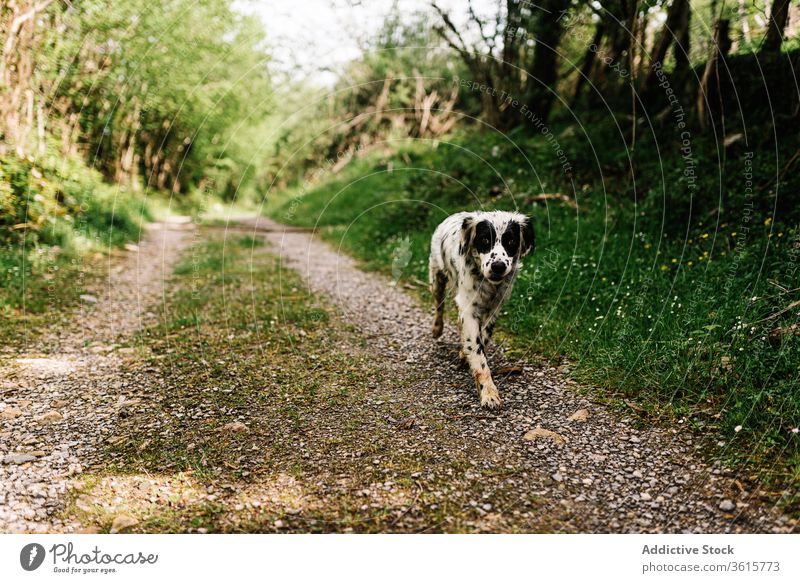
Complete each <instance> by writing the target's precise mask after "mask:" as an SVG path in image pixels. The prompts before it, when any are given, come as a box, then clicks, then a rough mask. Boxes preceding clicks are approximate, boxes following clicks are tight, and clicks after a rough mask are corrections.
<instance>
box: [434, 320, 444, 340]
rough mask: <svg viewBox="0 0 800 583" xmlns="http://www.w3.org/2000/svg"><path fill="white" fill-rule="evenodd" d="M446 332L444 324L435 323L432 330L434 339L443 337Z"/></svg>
mask: <svg viewBox="0 0 800 583" xmlns="http://www.w3.org/2000/svg"><path fill="white" fill-rule="evenodd" d="M443 330H444V322H438V321H437V322H434V323H433V328H431V333H432V334H433V337H434V338H438V337H439V336H441V335H442V331H443Z"/></svg>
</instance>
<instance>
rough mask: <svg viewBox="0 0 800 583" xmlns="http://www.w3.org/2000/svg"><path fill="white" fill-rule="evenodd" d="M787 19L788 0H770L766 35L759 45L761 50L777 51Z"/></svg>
mask: <svg viewBox="0 0 800 583" xmlns="http://www.w3.org/2000/svg"><path fill="white" fill-rule="evenodd" d="M788 20H789V0H772V10H770V16H769V22H768V23H767V35H766V36H765V37H764V42H763V44H762V45H761V50H762V51H779V50H780V48H781V44H782V43H783V31H784V30H785V29H786V23H787V22H788Z"/></svg>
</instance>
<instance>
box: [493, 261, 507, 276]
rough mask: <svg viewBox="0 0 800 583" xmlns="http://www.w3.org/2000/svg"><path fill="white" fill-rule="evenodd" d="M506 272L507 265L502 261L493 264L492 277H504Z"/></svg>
mask: <svg viewBox="0 0 800 583" xmlns="http://www.w3.org/2000/svg"><path fill="white" fill-rule="evenodd" d="M505 272H506V264H505V263H503V262H502V261H495V262H494V263H492V275H503V274H504V273H505Z"/></svg>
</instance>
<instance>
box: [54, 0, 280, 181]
mask: <svg viewBox="0 0 800 583" xmlns="http://www.w3.org/2000/svg"><path fill="white" fill-rule="evenodd" d="M51 34H52V48H51V50H52V51H53V52H55V58H54V59H53V60H52V63H53V64H54V66H52V67H51V68H50V69H49V70H48V69H47V68H46V67H45V69H44V70H45V71H46V73H45V74H49V75H52V76H54V77H55V78H57V79H58V85H57V92H56V96H55V100H56V101H61V102H63V103H65V104H67V105H66V107H67V110H68V111H69V112H70V113H74V114H77V115H79V117H80V126H81V128H82V130H83V134H84V136H85V137H86V138H87V139H88V142H89V143H88V146H89V149H88V151H89V152H92V155H93V164H95V165H96V166H97V167H98V168H99V169H100V170H102V171H103V173H104V174H105V175H106V176H107V177H109V178H115V179H117V180H119V179H121V178H122V177H123V176H125V175H132V176H134V178H133V180H139V177H140V176H141V177H143V178H144V179H145V181H146V182H147V184H148V186H152V187H156V188H169V189H171V190H173V191H175V192H178V191H185V190H187V189H190V188H192V187H193V186H196V185H198V184H200V183H201V182H202V181H203V180H204V179H205V180H206V181H213V183H214V188H215V190H217V191H218V192H219V193H221V194H222V195H225V196H228V197H232V195H233V193H234V192H235V191H236V190H237V188H239V187H240V185H241V184H242V183H246V182H247V181H249V180H250V178H251V174H252V173H251V172H250V171H249V170H248V168H249V166H250V164H251V163H252V160H251V158H250V156H251V155H252V148H253V146H254V145H255V144H256V143H257V140H258V137H257V135H256V134H255V133H254V132H253V131H248V129H247V128H252V127H254V126H258V124H260V123H262V122H263V121H264V119H265V118H266V116H267V114H268V113H269V112H270V106H271V95H272V94H271V85H270V81H269V76H268V71H267V61H268V58H267V54H266V48H265V38H264V33H263V30H262V27H261V25H260V23H258V22H257V21H256V20H254V19H252V18H248V17H243V16H241V15H239V14H237V13H236V12H234V11H233V10H232V9H231V7H230V5H229V3H228V2H216V1H211V0H201V1H199V2H197V1H191V2H190V1H188V0H174V1H171V2H166V3H160V4H158V5H157V6H154V5H152V3H150V2H147V1H145V0H134V1H132V2H125V3H119V4H114V5H108V4H107V3H105V2H97V1H91V2H81V3H80V4H76V5H74V7H73V8H72V9H70V10H68V11H66V12H65V13H64V16H63V30H59V31H53V32H52V33H51ZM47 62H50V61H49V60H48V61H47ZM132 160H133V161H132ZM127 166H132V167H131V168H127ZM120 167H122V168H120Z"/></svg>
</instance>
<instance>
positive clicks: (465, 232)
mask: <svg viewBox="0 0 800 583" xmlns="http://www.w3.org/2000/svg"><path fill="white" fill-rule="evenodd" d="M474 237H475V221H474V220H472V217H467V218H465V219H464V221H463V222H462V223H461V245H460V246H459V248H458V250H459V252H460V253H461V254H462V255H468V254H469V252H470V249H472V239H473V238H474Z"/></svg>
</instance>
